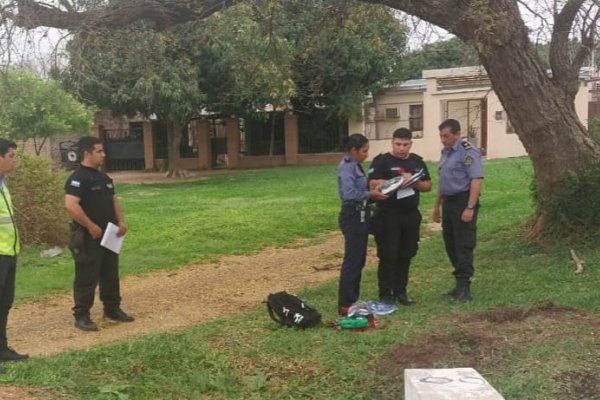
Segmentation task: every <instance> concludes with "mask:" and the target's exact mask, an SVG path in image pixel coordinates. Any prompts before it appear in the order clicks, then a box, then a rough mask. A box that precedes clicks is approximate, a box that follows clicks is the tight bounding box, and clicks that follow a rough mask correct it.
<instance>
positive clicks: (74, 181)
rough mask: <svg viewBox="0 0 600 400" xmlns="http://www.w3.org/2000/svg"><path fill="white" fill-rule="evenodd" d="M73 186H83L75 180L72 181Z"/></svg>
mask: <svg viewBox="0 0 600 400" xmlns="http://www.w3.org/2000/svg"><path fill="white" fill-rule="evenodd" d="M71 186H73V187H80V186H81V182H79V181H76V180H74V179H73V180H72V181H71Z"/></svg>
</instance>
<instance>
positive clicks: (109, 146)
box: [102, 123, 145, 171]
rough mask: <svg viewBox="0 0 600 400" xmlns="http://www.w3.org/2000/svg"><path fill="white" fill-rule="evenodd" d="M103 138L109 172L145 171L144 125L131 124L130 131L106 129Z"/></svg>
mask: <svg viewBox="0 0 600 400" xmlns="http://www.w3.org/2000/svg"><path fill="white" fill-rule="evenodd" d="M102 137H103V139H104V151H105V152H106V169H107V170H109V171H127V170H143V169H144V167H145V164H144V125H143V124H142V123H131V124H129V129H104V130H103V131H102Z"/></svg>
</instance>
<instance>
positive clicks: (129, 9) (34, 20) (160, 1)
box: [12, 0, 240, 31]
mask: <svg viewBox="0 0 600 400" xmlns="http://www.w3.org/2000/svg"><path fill="white" fill-rule="evenodd" d="M17 1H18V3H17V4H18V13H17V14H16V15H14V16H13V17H12V19H13V20H14V22H15V24H16V25H17V26H19V27H22V28H26V29H32V28H36V27H40V26H46V27H51V28H58V29H67V30H71V31H74V30H82V29H88V28H93V27H97V26H102V27H105V28H116V27H121V26H125V25H128V24H131V23H133V22H136V21H140V20H146V21H151V22H153V23H154V24H155V27H156V29H157V30H164V29H166V28H168V27H170V26H172V25H176V24H182V23H185V22H189V21H193V20H197V19H203V18H206V17H208V16H210V15H212V14H214V13H215V12H218V11H220V10H223V9H225V8H227V7H230V6H232V5H234V4H236V3H238V2H239V1H240V0H195V2H194V1H192V2H186V1H183V0H125V1H123V2H120V3H117V4H114V5H112V6H109V7H107V8H104V9H102V10H90V11H82V12H74V11H63V10H60V9H58V8H55V7H49V6H47V5H42V4H40V3H38V2H36V1H35V0H17ZM61 3H62V2H61Z"/></svg>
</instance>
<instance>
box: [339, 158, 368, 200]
mask: <svg viewBox="0 0 600 400" xmlns="http://www.w3.org/2000/svg"><path fill="white" fill-rule="evenodd" d="M337 177H338V194H339V196H340V199H341V200H342V201H363V200H368V199H369V190H368V187H367V177H366V175H365V173H364V172H363V171H362V169H361V167H360V166H359V164H358V162H357V161H356V160H355V159H354V158H352V157H351V156H349V155H347V154H346V155H345V156H344V158H343V159H342V161H340V164H339V165H338V175H337Z"/></svg>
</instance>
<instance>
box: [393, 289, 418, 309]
mask: <svg viewBox="0 0 600 400" xmlns="http://www.w3.org/2000/svg"><path fill="white" fill-rule="evenodd" d="M396 301H397V302H398V303H399V304H402V305H403V306H414V305H415V304H417V302H416V301H414V300H413V299H411V298H410V297H408V295H407V294H406V292H401V293H399V294H397V295H396Z"/></svg>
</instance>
